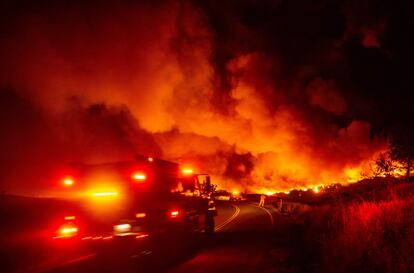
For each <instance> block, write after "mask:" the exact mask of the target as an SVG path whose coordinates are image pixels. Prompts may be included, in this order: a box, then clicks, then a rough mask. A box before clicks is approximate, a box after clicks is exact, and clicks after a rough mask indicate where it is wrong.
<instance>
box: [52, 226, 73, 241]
mask: <svg viewBox="0 0 414 273" xmlns="http://www.w3.org/2000/svg"><path fill="white" fill-rule="evenodd" d="M57 234H58V236H56V237H54V238H55V239H57V238H68V237H73V236H76V235H78V227H77V226H75V225H73V224H70V225H67V224H66V225H63V226H61V227H60V228H59V229H58V231H57Z"/></svg>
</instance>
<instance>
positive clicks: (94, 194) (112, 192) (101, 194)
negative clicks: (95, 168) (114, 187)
mask: <svg viewBox="0 0 414 273" xmlns="http://www.w3.org/2000/svg"><path fill="white" fill-rule="evenodd" d="M116 195H118V193H117V192H114V191H108V192H93V193H92V196H95V197H106V196H116Z"/></svg>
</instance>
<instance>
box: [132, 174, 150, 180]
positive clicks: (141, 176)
mask: <svg viewBox="0 0 414 273" xmlns="http://www.w3.org/2000/svg"><path fill="white" fill-rule="evenodd" d="M131 178H132V180H134V181H137V182H143V181H145V180H146V179H147V176H146V174H145V173H143V172H134V173H133V174H132V175H131Z"/></svg>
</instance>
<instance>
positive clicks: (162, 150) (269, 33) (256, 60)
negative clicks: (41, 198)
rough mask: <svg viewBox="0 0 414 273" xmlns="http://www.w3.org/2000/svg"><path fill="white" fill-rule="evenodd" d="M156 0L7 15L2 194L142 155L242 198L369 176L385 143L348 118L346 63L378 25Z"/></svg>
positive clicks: (353, 93)
mask: <svg viewBox="0 0 414 273" xmlns="http://www.w3.org/2000/svg"><path fill="white" fill-rule="evenodd" d="M155 2H156V3H151V4H149V3H148V4H146V3H139V4H138V3H134V2H130V1H125V2H123V1H121V2H115V1H114V2H106V1H104V2H103V3H101V2H97V3H93V1H92V2H88V4H86V3H83V2H82V1H74V2H71V3H66V2H63V1H62V2H59V1H50V2H47V1H46V2H42V3H43V4H38V5H34V4H27V3H26V4H25V5H22V7H21V6H17V5H14V4H13V2H10V3H7V4H4V5H5V6H4V9H3V10H4V11H3V13H4V14H2V15H4V16H3V19H1V20H2V27H1V30H2V31H1V34H0V35H1V41H2V42H1V45H0V58H1V60H2V63H1V67H0V69H1V70H0V84H1V86H2V91H1V96H2V100H1V109H0V111H1V112H0V118H1V121H0V126H1V128H2V131H3V133H2V135H1V137H0V141H1V146H0V147H1V148H0V149H1V150H0V152H1V159H0V160H1V173H2V175H1V176H2V177H4V181H5V182H4V188H5V189H7V190H11V191H21V192H24V191H27V192H36V191H37V190H38V189H47V187H48V186H50V185H51V184H52V183H53V182H51V181H47V182H45V180H47V179H46V178H44V179H43V180H42V179H38V180H36V179H32V180H30V181H28V180H27V176H26V177H25V178H24V179H23V180H22V179H21V177H22V176H25V174H22V170H25V172H27V173H30V174H33V175H40V174H42V173H45V169H47V170H50V169H53V168H56V166H58V165H63V164H65V163H67V162H77V161H78V162H80V161H82V162H103V161H115V160H121V159H128V158H131V157H132V156H133V155H134V154H137V153H141V154H148V155H152V156H158V157H162V158H165V159H171V160H177V161H180V162H182V163H184V164H190V165H193V166H195V167H196V168H197V169H199V170H200V171H202V172H209V173H211V174H212V175H213V177H214V179H215V182H216V183H218V184H219V186H221V187H226V188H229V189H232V188H236V189H238V190H247V191H262V192H265V191H277V190H287V189H291V188H303V187H309V186H313V185H321V184H329V183H336V182H340V183H347V182H350V181H354V180H357V179H359V178H360V177H361V175H362V173H365V174H369V163H370V161H371V160H372V159H373V158H374V157H375V156H376V155H377V154H378V153H379V152H381V151H382V150H383V149H384V148H385V146H386V141H385V139H384V138H382V137H379V136H374V135H373V134H372V123H371V120H370V119H369V118H368V116H369V115H367V114H359V112H361V111H360V109H356V108H355V106H354V102H356V101H364V97H360V96H359V95H358V92H359V89H358V87H355V86H354V83H353V81H352V79H351V76H350V75H349V72H348V70H349V68H350V67H349V66H350V65H351V64H350V62H349V61H348V59H349V58H348V56H347V54H350V53H349V50H350V49H349V48H350V47H349V45H350V44H352V45H354V44H355V43H356V44H358V46H359V47H360V48H361V50H365V49H366V50H369V49H372V48H373V47H374V48H376V49H377V50H378V48H380V47H381V42H380V35H382V33H384V31H385V25H384V24H385V23H384V22H383V21H379V22H375V21H370V22H360V21H358V20H357V18H355V16H354V15H352V16H351V15H350V14H351V13H350V12H349V10H351V9H352V7H350V6H345V5H342V4H326V3H325V2H324V1H319V2H320V3H317V4H316V3H315V4H312V6H310V5H307V4H303V5H302V7H301V8H297V7H296V6H292V5H291V4H289V3H288V2H290V1H263V2H262V3H260V2H259V3H254V2H255V1H234V2H233V1H225V2H224V3H223V4H220V5H219V4H218V3H215V1H211V2H209V1H205V2H202V3H194V2H190V1H180V2H178V1H155ZM301 2H302V1H301ZM304 2H305V1H304ZM6 14H7V16H6ZM355 37H359V39H356V38H355ZM355 39H356V40H355ZM366 107H367V109H368V110H367V111H371V109H370V108H369V107H370V104H369V102H367V103H366ZM17 174H20V175H17ZM40 176H41V175H40ZM23 181H26V182H23Z"/></svg>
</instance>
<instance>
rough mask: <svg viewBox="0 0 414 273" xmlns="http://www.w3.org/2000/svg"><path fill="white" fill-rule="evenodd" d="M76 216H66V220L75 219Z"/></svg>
mask: <svg viewBox="0 0 414 273" xmlns="http://www.w3.org/2000/svg"><path fill="white" fill-rule="evenodd" d="M75 219H76V217H75V216H73V215H71V216H65V220H75Z"/></svg>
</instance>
